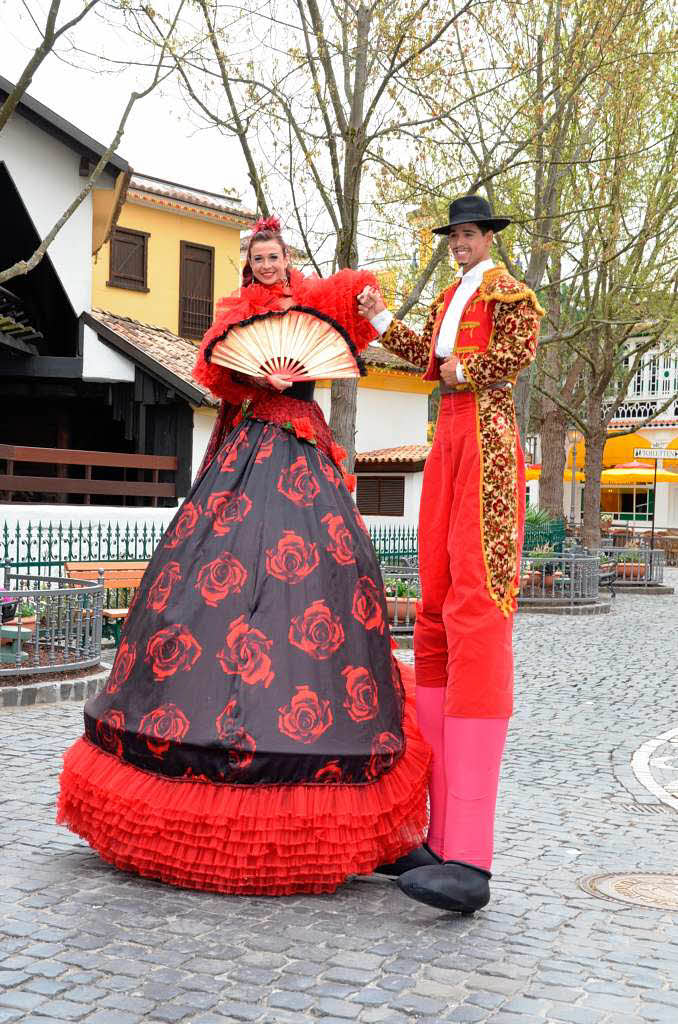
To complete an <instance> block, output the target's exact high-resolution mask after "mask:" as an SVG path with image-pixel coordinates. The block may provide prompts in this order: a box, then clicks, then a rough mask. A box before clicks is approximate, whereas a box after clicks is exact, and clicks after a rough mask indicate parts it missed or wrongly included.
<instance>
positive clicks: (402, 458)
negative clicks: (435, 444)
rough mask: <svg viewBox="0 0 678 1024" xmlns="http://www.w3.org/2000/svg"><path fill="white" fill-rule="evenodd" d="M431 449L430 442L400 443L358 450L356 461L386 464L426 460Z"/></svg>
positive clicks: (363, 463) (364, 463)
mask: <svg viewBox="0 0 678 1024" xmlns="http://www.w3.org/2000/svg"><path fill="white" fill-rule="evenodd" d="M430 451H431V445H430V444H400V445H397V446H396V447H395V448H377V449H375V450H374V451H371V452H357V453H356V462H359V463H360V464H361V466H364V465H366V464H368V463H370V464H374V465H384V464H385V463H387V462H424V461H425V460H426V457H427V456H428V453H429V452H430Z"/></svg>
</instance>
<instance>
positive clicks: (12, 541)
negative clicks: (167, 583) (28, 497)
mask: <svg viewBox="0 0 678 1024" xmlns="http://www.w3.org/2000/svg"><path fill="white" fill-rule="evenodd" d="M164 532H165V525H164V524H163V523H131V524H130V523H124V524H122V525H121V524H120V523H110V522H109V523H93V522H90V523H51V522H47V523H42V522H39V523H37V524H35V523H31V522H28V523H16V524H15V525H14V526H12V527H10V526H9V525H8V524H7V523H6V522H5V523H4V524H3V527H2V529H1V530H0V562H3V563H7V562H9V563H10V564H11V565H12V566H13V568H14V569H16V570H17V571H18V570H19V569H26V570H28V571H30V572H33V573H36V574H37V575H39V576H43V575H45V576H50V575H52V574H53V573H55V574H59V573H61V572H62V571H63V567H64V563H65V562H123V561H130V562H141V561H147V560H148V559H149V558H150V557H151V555H152V554H153V552H154V551H155V549H156V547H157V545H158V543H159V541H160V538H161V537H162V535H163V534H164Z"/></svg>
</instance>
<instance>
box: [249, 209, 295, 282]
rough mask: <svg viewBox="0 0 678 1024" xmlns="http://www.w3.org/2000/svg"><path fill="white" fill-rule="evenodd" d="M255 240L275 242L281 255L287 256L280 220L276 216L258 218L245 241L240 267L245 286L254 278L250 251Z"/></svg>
mask: <svg viewBox="0 0 678 1024" xmlns="http://www.w3.org/2000/svg"><path fill="white" fill-rule="evenodd" d="M255 242H277V243H278V245H279V246H280V248H281V249H282V251H283V256H289V249H288V247H287V243H286V242H285V239H284V238H283V236H282V234H281V231H280V221H279V220H278V218H277V217H267V218H266V219H265V220H258V221H257V222H256V224H255V225H254V227H253V228H252V234H251V235H250V238H249V241H248V243H247V253H246V255H245V264H244V266H243V268H242V283H243V285H245V286H247V285H248V284H252V281H253V280H254V275H253V273H252V264H251V263H250V253H251V251H252V246H253V245H254V244H255Z"/></svg>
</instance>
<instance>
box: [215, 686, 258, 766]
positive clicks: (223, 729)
mask: <svg viewBox="0 0 678 1024" xmlns="http://www.w3.org/2000/svg"><path fill="white" fill-rule="evenodd" d="M239 719H240V708H239V707H238V702H237V701H236V700H235V698H234V699H233V700H231V701H229V702H228V704H227V705H226V707H225V708H224V710H223V711H222V712H221V714H220V715H218V716H217V721H216V726H217V736H218V737H219V739H220V740H223V741H224V743H227V744H228V751H227V754H226V757H227V760H228V767H229V769H230V770H231V771H242V770H243V769H244V768H249V766H250V765H251V763H252V760H253V758H254V751H255V750H256V749H257V744H256V742H255V740H254V738H253V737H252V736H250V734H249V733H248V732H245V728H244V726H242V725H240V724H239Z"/></svg>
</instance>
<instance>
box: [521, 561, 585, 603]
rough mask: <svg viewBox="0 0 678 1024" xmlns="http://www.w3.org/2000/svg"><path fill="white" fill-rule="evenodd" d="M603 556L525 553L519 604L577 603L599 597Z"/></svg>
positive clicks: (522, 563) (522, 562)
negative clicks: (601, 558)
mask: <svg viewBox="0 0 678 1024" xmlns="http://www.w3.org/2000/svg"><path fill="white" fill-rule="evenodd" d="M598 580H599V558H598V556H597V555H591V554H582V553H579V552H568V553H566V554H561V555H558V554H555V555H551V554H549V555H548V556H546V557H531V556H530V555H525V556H523V558H522V559H521V563H520V593H519V595H518V604H519V605H530V604H546V603H548V604H549V605H553V606H554V607H555V606H563V607H564V606H567V605H570V606H574V605H583V604H595V603H596V601H597V600H598Z"/></svg>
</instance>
